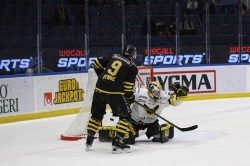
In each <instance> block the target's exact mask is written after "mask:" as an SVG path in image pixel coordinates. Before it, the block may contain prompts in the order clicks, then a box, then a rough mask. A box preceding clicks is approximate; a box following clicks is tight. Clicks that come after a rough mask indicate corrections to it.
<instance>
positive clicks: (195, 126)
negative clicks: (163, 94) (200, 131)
mask: <svg viewBox="0 0 250 166" xmlns="http://www.w3.org/2000/svg"><path fill="white" fill-rule="evenodd" d="M135 103H136V104H138V105H139V106H141V107H143V108H144V109H146V110H147V111H149V112H151V113H153V114H155V115H156V116H158V117H159V118H161V119H162V120H164V121H166V122H168V123H169V124H171V125H172V126H174V127H175V128H177V129H179V130H180V131H191V130H195V129H197V128H198V126H197V125H194V126H190V127H187V128H181V127H178V126H176V125H175V124H173V123H171V122H170V121H168V120H167V119H165V118H163V117H162V116H160V115H158V114H157V113H155V112H154V111H152V110H151V109H149V108H147V107H145V106H144V105H142V104H141V103H139V102H138V101H135Z"/></svg>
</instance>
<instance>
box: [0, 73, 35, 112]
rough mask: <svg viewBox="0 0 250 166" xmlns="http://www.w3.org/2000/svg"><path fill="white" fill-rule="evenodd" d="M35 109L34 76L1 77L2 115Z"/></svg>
mask: <svg viewBox="0 0 250 166" xmlns="http://www.w3.org/2000/svg"><path fill="white" fill-rule="evenodd" d="M33 111H34V84H33V78H32V77H25V78H20V77H17V78H6V79H0V116H11V115H16V114H23V113H30V112H33Z"/></svg>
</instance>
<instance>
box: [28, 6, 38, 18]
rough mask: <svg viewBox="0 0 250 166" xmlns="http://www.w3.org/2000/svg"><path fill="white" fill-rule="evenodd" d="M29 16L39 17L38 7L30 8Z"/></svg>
mask: <svg viewBox="0 0 250 166" xmlns="http://www.w3.org/2000/svg"><path fill="white" fill-rule="evenodd" d="M28 16H31V17H36V16H37V6H29V7H28Z"/></svg>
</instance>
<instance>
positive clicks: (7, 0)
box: [4, 0, 16, 6]
mask: <svg viewBox="0 0 250 166" xmlns="http://www.w3.org/2000/svg"><path fill="white" fill-rule="evenodd" d="M4 4H5V5H11V6H13V5H16V0H5V3H4Z"/></svg>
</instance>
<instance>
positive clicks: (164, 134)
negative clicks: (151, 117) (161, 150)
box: [152, 124, 171, 143]
mask: <svg viewBox="0 0 250 166" xmlns="http://www.w3.org/2000/svg"><path fill="white" fill-rule="evenodd" d="M170 128H171V125H170V124H162V125H161V126H160V131H159V134H160V138H154V139H153V140H152V141H153V142H161V143H165V142H168V139H169V129H170Z"/></svg>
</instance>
